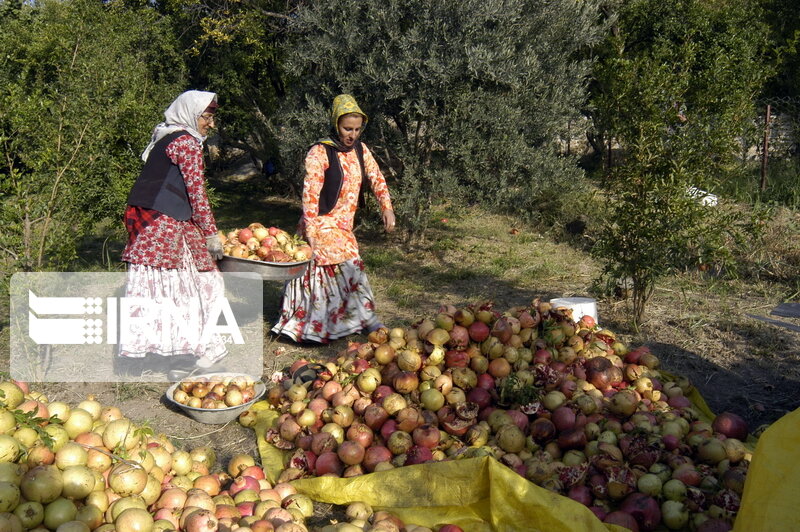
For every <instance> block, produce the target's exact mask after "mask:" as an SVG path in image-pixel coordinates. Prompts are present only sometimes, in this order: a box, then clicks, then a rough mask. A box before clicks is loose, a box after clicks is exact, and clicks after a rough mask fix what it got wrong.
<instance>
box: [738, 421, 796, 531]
mask: <svg viewBox="0 0 800 532" xmlns="http://www.w3.org/2000/svg"><path fill="white" fill-rule="evenodd" d="M798 479H800V409H798V410H795V411H794V412H790V413H789V414H786V415H785V416H783V417H782V418H780V419H779V420H778V421H776V422H775V423H773V424H772V425H770V427H769V428H768V429H767V430H765V431H764V433H763V434H762V435H761V437H760V438H759V439H758V444H757V445H756V451H755V453H753V460H752V461H751V462H750V468H749V469H748V471H747V481H746V482H745V485H744V494H743V496H742V507H741V508H740V509H739V514H738V515H737V516H736V522H735V523H734V532H758V531H762V530H763V531H771V530H787V531H788V530H800V504H798V501H800V480H798Z"/></svg>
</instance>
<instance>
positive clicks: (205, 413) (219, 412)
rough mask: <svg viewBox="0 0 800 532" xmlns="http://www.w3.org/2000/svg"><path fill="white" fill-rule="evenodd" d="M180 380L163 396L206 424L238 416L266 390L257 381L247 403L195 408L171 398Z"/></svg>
mask: <svg viewBox="0 0 800 532" xmlns="http://www.w3.org/2000/svg"><path fill="white" fill-rule="evenodd" d="M241 375H244V374H243V373H224V372H223V373H208V374H206V375H192V376H191V377H189V378H190V379H196V378H197V379H199V378H201V377H205V378H211V377H238V376H241ZM179 384H180V382H176V383H174V384H172V385H171V386H170V387H169V388H167V392H166V394H165V397H166V399H167V402H168V403H170V404H173V405H175V406H177V407H178V408H180V409H181V410H183V411H184V412H185V413H186V415H187V416H189V417H190V418H192V419H193V420H195V421H199V422H200V423H205V424H207V425H222V424H223V423H227V422H229V421H232V420H234V419H236V418H237V417H239V414H241V413H242V412H244V411H245V410H247V409H248V408H250V407H251V406H252V405H253V404H254V403H255V402H256V401H258V400H259V399H260V398H261V396H262V395H264V392H266V391H267V386H266V385H265V384H264V383H263V382H261V381H257V382H256V384H255V395H254V396H253V399H252V400H250V401H249V402H247V403H244V404H241V405H239V406H230V407H228V408H216V409H210V408H195V407H193V406H187V405H183V404H181V403H179V402H178V401H176V400H175V399H173V398H172V396H173V394H174V393H175V390H176V389H177V388H178V385H179Z"/></svg>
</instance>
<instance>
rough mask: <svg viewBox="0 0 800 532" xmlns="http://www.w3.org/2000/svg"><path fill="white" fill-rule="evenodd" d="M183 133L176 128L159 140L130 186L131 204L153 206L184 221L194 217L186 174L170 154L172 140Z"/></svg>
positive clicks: (129, 198)
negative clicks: (168, 154) (182, 172)
mask: <svg viewBox="0 0 800 532" xmlns="http://www.w3.org/2000/svg"><path fill="white" fill-rule="evenodd" d="M182 135H186V132H185V131H176V132H175V133H171V134H169V135H167V136H166V137H164V138H162V139H161V140H159V141H158V142H156V145H155V146H153V149H152V150H151V151H150V155H148V157H147V162H145V163H144V168H142V173H141V174H139V178H138V179H137V180H136V183H134V184H133V188H131V192H130V194H129V195H128V205H132V206H136V207H145V208H147V209H153V210H156V211H158V212H161V213H164V214H166V215H167V216H171V217H172V218H175V219H176V220H181V221H186V220H188V219H190V218H191V217H192V205H191V204H190V203H189V194H188V193H187V192H186V183H185V182H184V180H183V175H182V174H181V171H180V169H179V168H178V166H177V165H175V164H173V163H172V161H171V160H170V158H169V157H168V156H167V146H168V145H169V143H170V142H172V141H173V140H175V139H176V138H178V137H180V136H182Z"/></svg>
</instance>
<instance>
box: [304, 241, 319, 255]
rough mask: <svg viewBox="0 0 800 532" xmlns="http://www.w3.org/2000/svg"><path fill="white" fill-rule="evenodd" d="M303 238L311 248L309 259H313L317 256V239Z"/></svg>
mask: <svg viewBox="0 0 800 532" xmlns="http://www.w3.org/2000/svg"><path fill="white" fill-rule="evenodd" d="M305 238H306V242H308V245H309V246H311V256H310V257H309V258H310V259H314V258H315V257H316V255H317V239H316V238H314V237H313V236H306V237H305Z"/></svg>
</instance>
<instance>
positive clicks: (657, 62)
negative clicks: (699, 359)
mask: <svg viewBox="0 0 800 532" xmlns="http://www.w3.org/2000/svg"><path fill="white" fill-rule="evenodd" d="M758 19H759V12H758V10H757V9H755V8H753V7H752V5H751V4H750V3H748V2H744V1H741V0H731V1H726V2H718V3H713V4H709V3H707V2H702V1H698V0H667V1H663V0H658V1H656V0H639V1H634V2H628V3H625V4H624V5H623V6H622V7H621V8H620V11H619V13H618V21H617V27H616V28H615V31H614V32H612V34H611V35H610V36H609V38H608V39H607V41H606V43H605V45H604V47H603V48H602V55H601V58H600V61H599V62H598V64H597V68H596V79H597V87H596V90H595V96H594V101H593V103H594V106H595V116H596V125H597V127H599V128H604V129H605V133H603V136H605V135H609V136H611V137H613V138H614V139H615V140H616V141H617V142H618V143H619V145H620V148H621V151H622V162H621V164H620V166H619V167H617V168H615V169H614V170H613V171H612V172H611V174H610V176H609V178H608V179H607V180H606V184H607V186H608V191H607V197H608V198H609V200H610V202H609V203H610V205H611V208H610V217H609V219H608V222H607V224H606V226H605V227H604V229H603V230H602V234H601V236H600V240H599V243H598V246H597V247H596V249H595V253H596V255H597V256H598V257H600V258H601V259H602V260H603V261H604V262H605V272H606V274H607V275H609V276H610V277H611V278H612V279H619V278H627V279H629V280H630V282H632V285H633V301H634V316H633V318H634V321H635V322H639V321H640V320H641V317H642V313H643V312H644V308H645V304H646V302H647V300H648V299H649V297H650V295H651V294H652V291H653V288H654V287H655V283H656V281H657V280H658V279H659V278H660V277H662V276H664V275H666V274H667V273H668V272H670V271H674V270H676V269H684V268H687V267H694V266H697V265H702V264H709V263H711V264H714V263H717V264H719V263H724V262H725V261H726V260H730V259H731V258H732V256H731V253H732V252H733V251H734V248H733V245H734V244H735V243H736V241H737V239H738V238H739V235H740V234H741V231H742V230H744V228H746V227H748V225H747V221H746V220H741V219H739V217H737V216H736V213H735V212H734V211H732V210H730V209H726V208H725V207H724V206H722V205H721V206H719V207H716V208H708V207H705V206H703V205H702V203H701V202H700V201H697V199H696V198H694V197H693V195H692V194H691V192H690V191H691V190H692V188H693V187H697V188H699V189H702V190H707V191H712V192H715V191H717V190H718V189H719V183H720V182H721V181H724V180H726V179H728V178H730V176H732V175H735V174H736V173H738V172H741V171H742V166H741V164H740V163H739V161H738V160H737V154H738V153H739V151H741V150H740V147H739V145H738V141H739V139H740V138H742V137H744V136H746V135H747V133H748V128H750V127H751V124H752V121H753V118H754V117H755V116H757V114H756V113H757V112H756V110H755V109H754V107H753V96H754V95H755V94H757V93H758V92H759V91H760V89H761V87H762V85H763V83H764V81H765V79H766V78H767V77H768V75H769V73H770V69H769V67H766V66H764V64H763V62H762V61H761V59H762V57H763V54H764V49H765V46H766V43H767V40H766V28H765V27H764V25H763V24H759V22H758ZM745 25H747V26H748V31H747V32H743V31H741V28H742V27H744V26H745Z"/></svg>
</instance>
